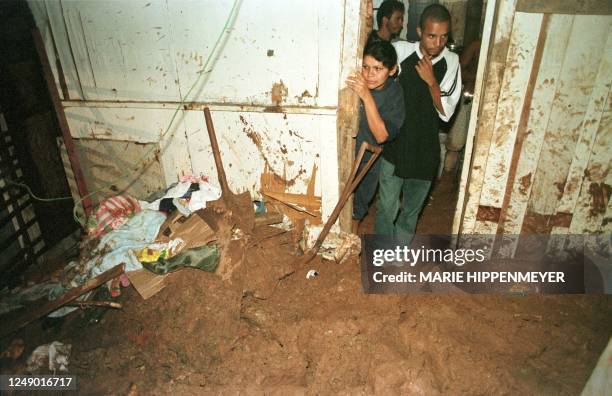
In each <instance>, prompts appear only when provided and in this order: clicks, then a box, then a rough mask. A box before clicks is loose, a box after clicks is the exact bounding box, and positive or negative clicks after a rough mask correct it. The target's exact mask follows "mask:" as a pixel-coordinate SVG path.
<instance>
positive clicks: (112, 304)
mask: <svg viewBox="0 0 612 396" xmlns="http://www.w3.org/2000/svg"><path fill="white" fill-rule="evenodd" d="M66 305H69V306H72V307H79V308H89V307H106V308H115V309H121V308H123V305H121V304H120V303H118V302H114V301H76V302H72V303H70V304H66Z"/></svg>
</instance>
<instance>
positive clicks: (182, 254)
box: [0, 109, 360, 337]
mask: <svg viewBox="0 0 612 396" xmlns="http://www.w3.org/2000/svg"><path fill="white" fill-rule="evenodd" d="M205 116H206V123H207V127H208V130H209V135H210V140H211V146H212V148H213V155H214V159H215V164H216V167H217V171H218V179H219V183H220V189H219V188H217V187H215V186H214V185H212V184H210V183H209V182H208V179H207V178H206V177H194V176H186V177H183V178H181V180H180V181H179V182H178V183H175V184H174V185H172V186H171V187H170V188H168V189H166V190H163V191H160V192H158V193H157V194H154V195H153V196H151V197H149V198H148V199H147V200H145V201H139V200H137V199H135V198H133V197H130V196H128V195H117V196H114V197H110V198H108V199H106V200H104V201H102V202H100V203H99V205H98V206H97V208H96V209H95V211H93V212H92V213H91V215H90V218H89V221H88V224H87V230H86V235H85V236H84V238H83V240H82V241H81V243H80V255H79V257H78V259H77V260H74V261H71V262H70V263H68V265H66V266H65V267H64V268H62V269H60V270H59V271H57V272H56V273H54V274H51V277H50V278H49V279H47V280H46V281H45V282H39V283H36V284H33V285H30V286H29V287H27V288H22V289H19V288H18V289H13V290H8V289H5V290H2V291H0V315H3V314H6V313H9V312H11V311H15V310H18V309H19V308H23V307H25V306H27V305H29V306H30V307H31V306H35V307H36V308H34V309H30V310H27V312H23V313H22V314H21V315H20V316H18V317H16V318H15V319H14V320H11V321H10V324H9V325H8V326H3V328H2V329H1V330H0V337H2V336H5V335H8V334H10V333H12V332H14V331H15V330H17V329H19V328H21V327H23V326H25V325H27V324H28V323H31V322H32V321H34V320H36V319H38V318H41V317H43V316H45V315H48V316H51V317H59V316H64V315H67V314H68V313H70V312H72V311H74V310H77V309H79V308H85V307H92V306H93V307H106V308H121V304H119V303H117V302H113V301H93V298H94V293H93V291H94V289H96V288H98V287H99V286H101V285H104V284H106V286H107V287H108V289H109V292H110V296H111V297H116V296H118V295H120V294H121V287H127V286H129V285H132V286H134V288H135V289H136V290H137V291H138V293H139V294H140V296H141V297H142V298H143V299H148V298H150V297H151V296H153V295H155V294H156V293H158V292H159V291H160V290H162V289H163V288H164V286H165V284H164V280H165V278H166V276H167V274H168V273H170V272H174V271H177V270H180V269H181V268H185V267H192V268H197V269H200V270H203V271H208V272H215V273H216V274H217V275H218V276H220V277H221V278H222V279H223V280H226V281H228V282H229V283H232V282H234V281H235V279H236V277H239V276H240V275H239V274H240V272H243V271H237V269H239V268H240V267H241V266H242V265H244V262H245V255H246V254H247V249H248V248H249V247H252V246H255V245H258V244H261V243H262V242H264V241H267V242H269V241H270V240H274V245H273V246H280V245H284V244H289V245H290V246H291V247H292V249H291V250H292V251H293V252H295V254H296V260H295V262H288V263H287V262H283V263H270V268H266V269H265V271H264V272H265V273H264V274H261V275H262V276H261V277H260V278H261V279H263V280H261V279H260V280H259V281H253V282H252V284H257V286H252V287H251V288H252V289H253V288H255V289H257V288H258V289H259V290H251V292H253V293H254V294H265V293H266V292H265V289H266V288H267V287H270V288H272V289H273V285H274V284H275V283H277V282H278V280H279V279H282V278H284V277H286V276H288V275H290V274H292V273H294V272H295V271H296V270H297V269H301V268H302V267H303V266H304V264H305V263H306V262H308V261H310V260H311V259H312V258H313V257H314V255H315V254H316V253H317V252H318V251H319V250H321V252H322V255H323V257H324V258H328V259H333V260H335V261H337V262H342V261H343V260H345V259H346V258H347V257H348V256H350V255H351V254H356V253H357V252H359V250H360V246H359V245H360V240H359V238H358V237H357V236H355V235H352V234H346V233H331V234H329V232H330V228H331V225H332V224H333V223H335V221H336V219H337V216H338V214H339V212H340V210H341V208H342V206H343V205H344V202H345V201H346V200H347V199H348V195H346V194H343V197H341V200H340V202H338V206H337V207H336V210H334V213H333V214H332V216H330V218H329V219H328V222H327V223H326V224H325V225H324V226H323V225H321V199H320V197H315V196H314V179H315V176H316V167H315V168H313V173H312V177H311V179H310V183H309V185H308V191H307V194H306V195H298V194H290V193H287V192H285V191H284V188H285V186H280V185H277V184H275V178H273V177H269V174H268V173H267V172H265V173H264V175H262V196H263V197H264V198H263V199H265V200H266V202H265V204H264V203H263V200H262V201H253V199H252V197H251V195H250V193H249V192H244V193H241V194H234V193H233V192H232V191H231V190H230V188H229V185H228V183H227V179H226V176H225V171H224V168H223V164H222V161H221V156H220V153H219V147H218V145H217V139H216V135H215V131H214V127H213V125H212V120H211V117H210V113H209V112H208V111H207V109H206V111H205ZM344 195H346V197H345V196H344ZM328 235H329V238H328ZM324 242H325V243H324ZM303 252H305V253H306V254H303ZM297 256H302V257H297ZM305 269H306V270H308V269H307V268H305ZM313 271H314V272H313ZM313 273H316V270H312V271H309V276H308V277H309V278H311V277H312V276H314V275H313ZM271 285H272V286H271ZM241 287H245V286H244V285H242V286H241ZM43 298H46V299H48V301H47V302H45V303H42V304H36V305H32V304H28V302H35V301H36V302H37V301H38V300H41V299H43ZM22 311H23V310H22Z"/></svg>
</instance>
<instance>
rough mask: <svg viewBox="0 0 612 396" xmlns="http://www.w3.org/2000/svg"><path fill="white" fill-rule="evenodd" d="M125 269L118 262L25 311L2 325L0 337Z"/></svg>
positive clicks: (53, 309) (114, 276)
mask: <svg viewBox="0 0 612 396" xmlns="http://www.w3.org/2000/svg"><path fill="white" fill-rule="evenodd" d="M124 269H125V264H119V265H118V266H116V267H113V268H111V269H109V270H108V271H106V272H103V273H101V274H100V275H98V276H96V277H95V278H93V279H90V280H88V281H87V282H85V284H83V285H81V286H79V287H75V288H73V289H70V290H68V291H67V292H66V293H64V294H62V295H61V296H60V297H59V298H57V299H56V300H53V301H49V302H48V303H47V304H44V305H43V306H41V307H39V308H38V309H34V310H33V311H30V312H26V313H25V314H23V315H22V316H21V317H19V318H17V320H15V321H14V322H12V323H9V324H8V325H6V326H2V328H1V329H0V338H1V337H4V336H5V335H8V334H11V333H12V332H14V331H16V330H19V329H20V328H22V327H23V326H25V325H27V324H28V323H31V322H33V321H35V320H36V319H38V318H40V317H42V316H44V315H46V314H48V313H50V312H53V311H55V310H56V309H58V308H61V307H62V306H64V305H66V304H68V303H70V302H72V301H73V300H75V299H76V298H77V297H79V296H80V295H82V294H84V293H87V292H88V291H90V290H92V289H95V288H96V287H98V286H100V285H101V284H103V283H105V282H107V281H109V280H111V279H114V278H116V277H118V276H119V275H121V274H122V273H123V271H124Z"/></svg>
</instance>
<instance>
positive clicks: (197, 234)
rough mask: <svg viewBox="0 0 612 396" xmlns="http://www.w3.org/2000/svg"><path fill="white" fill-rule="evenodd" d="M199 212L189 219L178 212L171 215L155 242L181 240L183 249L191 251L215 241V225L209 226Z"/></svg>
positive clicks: (162, 226)
mask: <svg viewBox="0 0 612 396" xmlns="http://www.w3.org/2000/svg"><path fill="white" fill-rule="evenodd" d="M203 210H205V209H203ZM200 212H201V211H200V210H198V211H196V212H194V213H192V214H191V215H190V216H189V217H184V216H183V215H181V214H180V213H179V212H176V213H172V214H171V215H170V216H168V218H167V219H166V221H164V223H163V224H162V225H161V227H160V229H159V233H158V234H157V239H156V240H155V242H160V243H164V242H168V241H170V240H172V239H176V238H181V239H182V240H183V241H185V246H184V247H183V249H193V248H196V247H200V246H204V245H207V244H208V243H210V242H212V241H214V240H216V239H217V237H216V235H215V234H216V232H215V230H214V229H213V227H214V228H217V226H216V224H209V222H207V221H206V220H205V219H204V217H205V216H204V217H203V216H202V215H201V213H200ZM211 223H212V222H211Z"/></svg>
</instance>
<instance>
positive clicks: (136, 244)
mask: <svg viewBox="0 0 612 396" xmlns="http://www.w3.org/2000/svg"><path fill="white" fill-rule="evenodd" d="M165 219H166V215H164V214H163V213H161V212H157V211H154V210H143V211H142V212H140V213H137V214H136V215H135V216H134V217H132V218H131V219H130V220H129V221H128V222H127V223H126V224H124V225H123V226H121V227H120V228H118V229H116V230H112V231H111V232H109V233H108V234H106V235H104V236H103V237H102V238H101V239H100V242H99V243H98V246H96V248H95V249H94V250H93V251H92V254H94V255H96V257H94V258H93V259H91V260H89V261H87V262H86V263H85V265H84V266H83V268H82V269H81V270H80V271H79V272H80V273H79V274H78V275H77V276H75V277H74V279H72V281H71V282H70V286H71V287H68V288H64V287H62V286H61V285H56V287H54V288H53V289H51V290H50V291H49V295H48V298H49V300H51V301H52V300H55V299H56V298H58V297H59V296H61V295H62V294H64V293H65V292H66V291H68V290H70V289H71V288H72V287H78V286H81V285H82V284H84V283H85V282H87V280H89V279H92V278H95V277H96V276H98V275H100V274H101V273H103V272H105V271H108V270H109V269H111V268H113V267H115V266H117V265H119V264H122V263H123V264H125V271H126V272H128V271H135V270H138V269H141V268H142V264H140V261H138V258H137V257H136V254H135V253H134V252H135V251H138V250H141V249H143V248H145V247H146V246H148V245H149V244H151V243H153V242H154V241H155V238H156V237H157V233H158V232H159V228H160V227H161V225H162V223H163V222H164V220H165ZM71 265H72V266H75V265H77V263H70V264H69V265H68V266H67V267H66V268H69V267H70V266H71ZM76 309H78V308H76V307H61V308H58V309H57V310H55V311H53V312H51V313H50V314H49V315H48V316H49V317H61V316H64V315H67V314H68V313H70V312H72V311H74V310H76Z"/></svg>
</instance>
